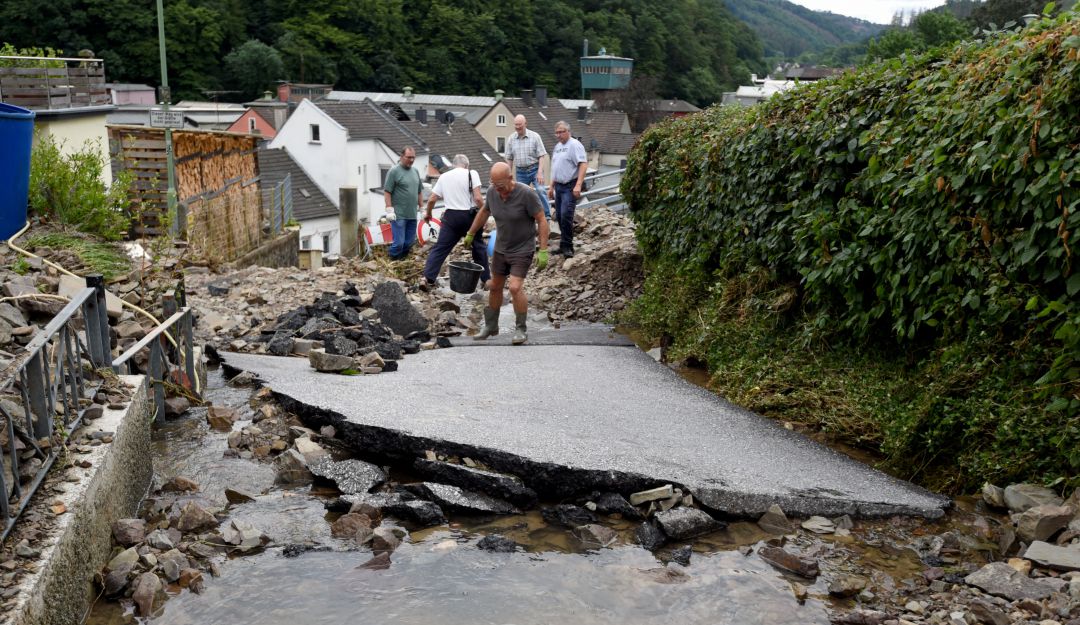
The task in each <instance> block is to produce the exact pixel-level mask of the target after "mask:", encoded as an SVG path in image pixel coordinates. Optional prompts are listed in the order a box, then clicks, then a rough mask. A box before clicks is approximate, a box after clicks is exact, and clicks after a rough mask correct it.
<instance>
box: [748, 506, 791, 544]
mask: <svg viewBox="0 0 1080 625" xmlns="http://www.w3.org/2000/svg"><path fill="white" fill-rule="evenodd" d="M757 524H758V527H760V528H761V530H762V531H763V532H766V533H768V534H777V535H781V536H782V535H784V534H790V533H792V532H793V531H795V528H794V527H792V523H791V521H789V520H788V518H787V515H786V514H784V509H783V508H781V507H780V506H779V505H777V504H775V503H774V504H773V505H771V506H769V509H768V510H767V511H766V512H765V514H763V515H761V518H760V519H758V522H757Z"/></svg>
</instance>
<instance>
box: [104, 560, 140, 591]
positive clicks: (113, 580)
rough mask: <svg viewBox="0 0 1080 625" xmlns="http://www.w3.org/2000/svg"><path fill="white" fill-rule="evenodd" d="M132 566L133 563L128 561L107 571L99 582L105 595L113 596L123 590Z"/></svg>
mask: <svg viewBox="0 0 1080 625" xmlns="http://www.w3.org/2000/svg"><path fill="white" fill-rule="evenodd" d="M134 567H135V565H134V564H131V563H128V564H123V565H121V566H119V567H117V568H116V569H115V570H112V571H109V574H108V575H106V576H105V579H104V581H103V582H102V584H101V585H102V588H103V589H104V590H105V596H106V597H115V596H117V595H120V594H122V593H123V592H124V589H126V588H127V585H128V576H129V575H131V570H132V569H133V568H134Z"/></svg>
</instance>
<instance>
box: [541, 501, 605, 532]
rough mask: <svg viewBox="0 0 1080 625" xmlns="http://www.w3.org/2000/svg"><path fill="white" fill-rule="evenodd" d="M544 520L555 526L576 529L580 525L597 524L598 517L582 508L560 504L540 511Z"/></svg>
mask: <svg viewBox="0 0 1080 625" xmlns="http://www.w3.org/2000/svg"><path fill="white" fill-rule="evenodd" d="M540 515H541V516H543V517H544V520H545V521H547V522H548V523H551V524H554V525H564V526H566V527H569V528H576V527H578V526H580V525H588V524H590V523H596V515H594V514H593V513H592V512H589V511H588V510H586V509H585V508H582V507H580V506H574V505H571V504H559V505H557V506H552V507H550V508H544V509H543V510H541V511H540Z"/></svg>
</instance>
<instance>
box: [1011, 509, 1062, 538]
mask: <svg viewBox="0 0 1080 625" xmlns="http://www.w3.org/2000/svg"><path fill="white" fill-rule="evenodd" d="M1072 517H1073V511H1072V509H1071V508H1069V507H1068V506H1054V505H1049V504H1043V505H1041V506H1035V507H1032V508H1028V509H1027V510H1026V511H1025V512H1024V513H1023V514H1021V515H1020V518H1019V519H1018V520H1017V522H1016V534H1017V535H1018V536H1020V538H1021V539H1022V540H1023V541H1024V542H1026V543H1031V542H1033V541H1036V540H1046V539H1048V538H1050V537H1051V536H1053V535H1054V534H1056V533H1057V532H1058V530H1061V529H1064V528H1065V527H1066V526H1067V525H1068V524H1069V521H1071V520H1072Z"/></svg>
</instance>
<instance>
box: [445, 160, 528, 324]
mask: <svg viewBox="0 0 1080 625" xmlns="http://www.w3.org/2000/svg"><path fill="white" fill-rule="evenodd" d="M489 215H490V216H492V217H494V218H495V227H496V228H497V229H498V233H499V234H498V236H497V237H496V238H495V253H494V254H492V256H491V288H490V289H489V290H488V305H487V306H486V307H485V308H484V329H483V330H481V331H480V333H479V334H477V335H476V336H474V337H473V338H474V339H476V340H484V339H486V338H487V337H489V336H494V335H496V334H498V333H499V309H500V308H501V307H502V303H503V286H505V285H506V283H507V280H508V279H509V283H510V301H511V302H512V303H513V305H514V319H515V329H514V338H513V340H512V341H511V343H513V344H514V345H521V344H522V343H524V342H525V341H526V340H528V333H527V328H526V324H525V319H526V317H527V316H528V312H529V299H528V298H527V297H526V296H525V275H526V274H527V273H528V272H529V265H531V264H532V257H533V250H535V249H536V238H537V234H539V237H540V251H539V253H538V254H537V257H536V268H537V269H543V268H544V267H546V266H547V263H548V249H547V242H548V223H547V219H545V218H544V208H543V207H542V206H540V200H539V198H537V197H536V193H535V192H534V191H533V190H532V188H531V187H528V186H526V185H524V184H522V183H520V182H515V181H514V178H513V176H512V175H511V173H510V166H509V165H507V164H506V163H496V164H495V165H493V166H492V167H491V188H490V189H488V193H487V201H486V202H484V207H483V208H482V209H480V213H479V214H477V215H476V219H474V220H473V222H472V225H471V226H470V227H469V233H468V234H466V235H465V246H466V247H470V246H471V245H472V242H473V237H474V236H475V233H477V232H479V231H480V230H482V229H483V227H484V224H485V223H487V220H488V216H489Z"/></svg>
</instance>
